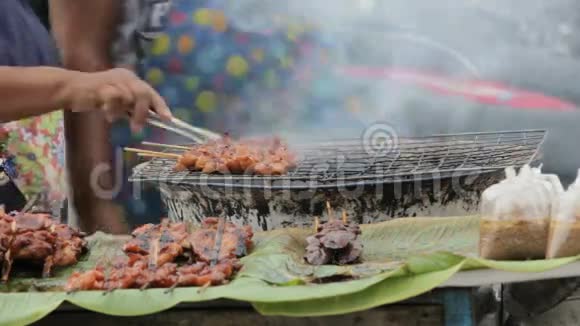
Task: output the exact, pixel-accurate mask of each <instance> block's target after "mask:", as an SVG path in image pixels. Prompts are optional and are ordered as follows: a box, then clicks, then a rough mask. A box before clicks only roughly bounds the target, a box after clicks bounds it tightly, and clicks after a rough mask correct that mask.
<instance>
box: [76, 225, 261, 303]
mask: <svg viewBox="0 0 580 326" xmlns="http://www.w3.org/2000/svg"><path fill="white" fill-rule="evenodd" d="M132 236H133V239H131V240H130V241H129V242H127V243H126V244H125V246H124V247H123V250H124V251H125V253H126V255H127V256H126V257H124V258H122V259H119V260H118V261H117V262H116V263H115V264H114V265H113V266H112V268H111V269H110V271H109V272H108V273H105V271H106V269H104V268H103V267H102V266H98V267H97V268H96V269H95V270H92V271H88V272H85V273H74V274H73V275H72V276H71V278H70V279H69V281H68V283H67V285H66V290H67V291H68V292H74V291H80V290H105V291H111V290H114V289H129V288H131V289H145V288H168V289H169V290H168V291H171V289H173V288H176V287H178V286H209V285H221V284H225V283H227V282H228V281H229V279H230V278H231V277H232V276H233V274H234V273H235V272H236V271H238V270H239V269H240V268H241V264H240V262H239V259H238V258H239V257H241V256H243V255H245V254H246V253H247V251H248V248H249V247H250V246H251V245H252V237H253V233H252V230H251V228H250V227H243V228H241V227H237V226H235V225H234V224H232V223H229V222H225V220H223V219H217V218H207V219H205V220H204V221H203V223H202V226H201V227H200V228H198V229H196V230H193V231H192V232H188V225H187V224H185V223H170V222H168V221H167V220H165V221H162V223H161V224H159V225H153V224H148V225H144V226H142V227H139V228H137V229H136V230H135V231H133V233H132ZM188 259H189V260H190V261H188V262H186V263H185V264H183V265H180V261H183V260H188ZM191 260H193V262H192V261H191Z"/></svg>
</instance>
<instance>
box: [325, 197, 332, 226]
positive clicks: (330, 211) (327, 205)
mask: <svg viewBox="0 0 580 326" xmlns="http://www.w3.org/2000/svg"><path fill="white" fill-rule="evenodd" d="M326 210H327V212H328V221H329V222H330V221H334V212H333V211H332V207H330V202H328V201H327V202H326Z"/></svg>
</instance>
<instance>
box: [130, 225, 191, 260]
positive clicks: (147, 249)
mask: <svg viewBox="0 0 580 326" xmlns="http://www.w3.org/2000/svg"><path fill="white" fill-rule="evenodd" d="M132 236H133V239H131V240H130V241H129V242H128V243H126V244H125V246H124V247H123V250H124V251H125V252H126V253H128V254H129V253H132V254H139V255H144V256H146V255H152V256H154V257H156V259H155V262H154V263H155V264H157V265H158V266H162V265H164V264H166V263H168V262H172V261H174V260H175V259H177V258H178V257H180V256H182V255H183V254H184V248H187V247H189V242H188V239H187V238H188V233H187V227H186V225H185V224H183V223H169V222H168V221H167V220H164V221H162V223H161V224H159V225H154V224H147V225H144V226H141V227H139V228H137V229H136V230H135V231H133V233H132Z"/></svg>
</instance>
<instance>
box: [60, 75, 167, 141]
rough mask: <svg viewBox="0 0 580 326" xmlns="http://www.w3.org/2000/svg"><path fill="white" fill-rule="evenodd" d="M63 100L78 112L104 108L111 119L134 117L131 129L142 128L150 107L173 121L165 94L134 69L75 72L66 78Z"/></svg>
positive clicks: (65, 105)
mask: <svg viewBox="0 0 580 326" xmlns="http://www.w3.org/2000/svg"><path fill="white" fill-rule="evenodd" d="M61 99H62V100H61V101H62V103H63V106H64V108H65V109H68V110H72V111H75V112H85V111H92V110H102V111H103V113H104V114H105V116H106V118H107V120H109V121H111V122H112V121H114V120H116V119H118V118H122V117H127V116H129V117H130V121H131V130H132V131H133V132H139V131H140V130H141V129H142V128H143V126H144V125H145V123H146V122H147V118H148V117H149V110H152V111H154V112H156V113H157V114H158V115H159V116H160V117H161V119H163V120H167V121H169V120H170V119H171V118H172V115H171V112H170V110H169V108H168V107H167V104H166V103H165V101H164V100H163V98H162V97H161V96H160V95H159V94H158V93H157V92H156V91H155V90H154V89H153V88H152V87H151V86H149V85H148V84H147V83H146V82H145V81H143V80H141V79H139V77H137V76H136V75H135V74H134V73H133V72H131V71H129V70H127V69H122V68H117V69H111V70H107V71H103V72H95V73H84V72H74V73H71V74H70V75H69V78H67V79H65V81H64V83H63V86H62V93H61Z"/></svg>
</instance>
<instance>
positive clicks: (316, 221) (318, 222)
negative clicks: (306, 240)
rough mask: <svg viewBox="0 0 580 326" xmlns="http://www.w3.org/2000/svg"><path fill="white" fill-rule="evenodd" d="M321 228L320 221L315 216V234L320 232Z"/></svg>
mask: <svg viewBox="0 0 580 326" xmlns="http://www.w3.org/2000/svg"><path fill="white" fill-rule="evenodd" d="M319 226H320V220H319V219H318V216H314V233H317V232H318V227H319Z"/></svg>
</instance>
